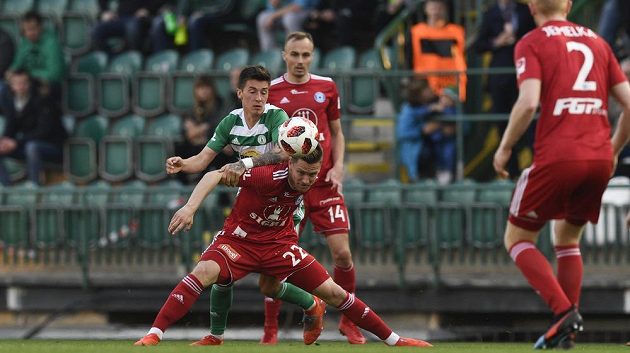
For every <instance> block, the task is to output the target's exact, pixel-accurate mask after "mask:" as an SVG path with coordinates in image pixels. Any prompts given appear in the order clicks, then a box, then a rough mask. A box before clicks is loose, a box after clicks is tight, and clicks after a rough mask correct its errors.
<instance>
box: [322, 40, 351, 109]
mask: <svg viewBox="0 0 630 353" xmlns="http://www.w3.org/2000/svg"><path fill="white" fill-rule="evenodd" d="M355 61H356V51H355V50H354V48H352V47H348V46H345V47H339V48H336V49H333V50H331V51H329V52H328V53H327V54H326V55H325V56H324V61H323V63H322V67H321V71H322V73H323V74H324V75H327V76H330V77H331V78H332V79H333V80H335V83H336V84H337V91H338V92H339V98H340V99H341V106H342V107H346V105H347V104H346V96H347V94H346V87H348V83H347V82H346V77H344V76H339V73H343V72H347V71H350V70H352V69H354V64H355Z"/></svg>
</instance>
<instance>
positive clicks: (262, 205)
mask: <svg viewBox="0 0 630 353" xmlns="http://www.w3.org/2000/svg"><path fill="white" fill-rule="evenodd" d="M288 179H289V168H288V162H284V163H281V164H274V165H268V166H261V167H256V168H252V169H250V170H248V171H246V172H245V173H244V174H243V175H242V176H241V179H240V180H239V186H240V187H241V189H240V191H239V193H238V195H237V197H236V202H235V204H234V207H233V208H232V213H231V214H230V215H229V216H228V217H227V218H226V220H225V222H224V224H223V230H222V231H223V235H225V236H233V237H238V238H241V239H243V240H245V241H249V242H252V243H269V242H277V243H286V244H294V243H295V242H297V233H296V231H295V228H294V226H293V212H294V211H295V209H296V208H297V207H298V205H300V204H301V203H302V200H303V198H304V196H303V194H302V193H300V192H298V191H295V190H293V189H292V188H291V187H290V186H289V181H288Z"/></svg>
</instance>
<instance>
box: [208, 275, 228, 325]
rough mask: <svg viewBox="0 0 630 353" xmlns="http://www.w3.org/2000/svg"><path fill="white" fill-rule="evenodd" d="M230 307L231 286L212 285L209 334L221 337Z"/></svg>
mask: <svg viewBox="0 0 630 353" xmlns="http://www.w3.org/2000/svg"><path fill="white" fill-rule="evenodd" d="M230 307H232V286H229V287H224V286H219V285H216V284H214V285H212V289H211V291H210V333H211V334H212V335H214V336H216V335H223V332H224V331H225V327H226V326H227V318H228V313H229V312H230Z"/></svg>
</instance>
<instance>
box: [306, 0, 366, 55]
mask: <svg viewBox="0 0 630 353" xmlns="http://www.w3.org/2000/svg"><path fill="white" fill-rule="evenodd" d="M377 8H378V0H322V1H320V3H319V5H318V6H317V8H315V9H313V10H311V11H310V12H309V16H308V18H307V20H306V22H305V24H304V28H305V30H306V31H308V32H309V33H311V34H313V38H315V42H317V43H319V44H318V45H319V48H320V49H321V50H322V51H324V52H327V51H328V50H330V49H333V48H335V47H337V46H352V47H354V48H355V49H357V50H358V51H363V50H366V49H368V48H371V47H373V46H374V37H375V35H376V32H375V24H376V10H377Z"/></svg>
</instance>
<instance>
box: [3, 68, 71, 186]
mask: <svg viewBox="0 0 630 353" xmlns="http://www.w3.org/2000/svg"><path fill="white" fill-rule="evenodd" d="M9 86H10V88H11V89H10V90H6V91H4V94H3V95H2V97H0V99H1V100H2V106H3V107H6V108H5V109H4V110H3V114H4V115H5V117H6V119H7V123H6V127H5V131H4V134H3V135H2V136H1V137H0V183H2V185H5V186H6V185H9V184H10V176H9V174H8V171H7V169H6V167H5V165H4V159H5V157H11V158H17V159H24V160H26V166H27V173H28V179H29V180H30V181H32V182H34V183H36V184H40V171H41V170H42V163H43V162H53V163H59V165H61V162H62V156H63V143H64V141H65V139H66V137H67V133H66V130H65V129H64V127H63V125H62V123H61V111H60V110H59V109H58V107H59V105H58V104H51V103H50V97H46V96H42V95H41V94H40V93H39V90H38V89H36V88H35V87H34V86H33V85H31V79H30V76H29V74H28V73H27V72H26V71H23V70H20V69H16V70H15V71H14V72H13V73H12V74H11V77H10V78H9Z"/></svg>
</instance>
